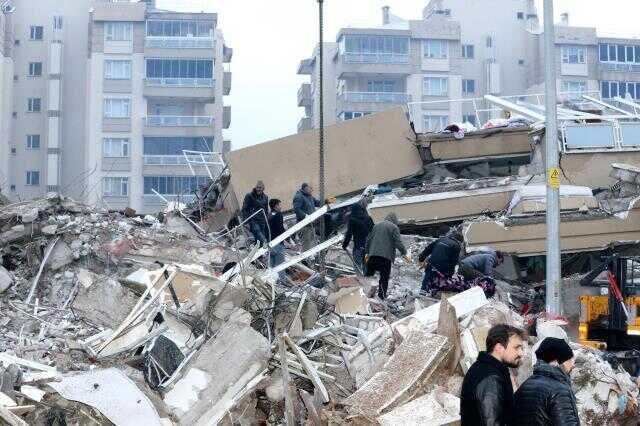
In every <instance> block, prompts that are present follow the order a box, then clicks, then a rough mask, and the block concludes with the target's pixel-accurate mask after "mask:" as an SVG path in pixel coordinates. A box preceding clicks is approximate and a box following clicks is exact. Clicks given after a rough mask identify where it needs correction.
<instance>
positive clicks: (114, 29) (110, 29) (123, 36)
mask: <svg viewBox="0 0 640 426" xmlns="http://www.w3.org/2000/svg"><path fill="white" fill-rule="evenodd" d="M132 40H133V22H127V21H115V22H105V23H104V41H105V42H120V41H128V42H131V41H132Z"/></svg>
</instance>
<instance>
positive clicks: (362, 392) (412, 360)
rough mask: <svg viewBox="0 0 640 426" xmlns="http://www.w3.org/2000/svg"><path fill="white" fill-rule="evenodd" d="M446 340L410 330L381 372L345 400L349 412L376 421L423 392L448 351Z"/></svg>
mask: <svg viewBox="0 0 640 426" xmlns="http://www.w3.org/2000/svg"><path fill="white" fill-rule="evenodd" d="M447 342H448V341H447V338H446V337H443V336H438V335H437V334H430V333H427V332H426V331H420V330H413V331H412V332H411V333H409V335H407V336H406V338H405V339H404V341H403V342H402V343H401V344H400V346H398V348H397V349H396V351H395V352H394V353H393V355H392V356H391V358H389V361H387V363H386V364H385V365H384V367H383V368H382V370H381V371H379V372H378V373H376V374H375V375H374V376H373V377H372V378H371V379H370V380H369V381H368V382H367V383H365V384H364V386H362V387H361V388H360V389H358V390H357V391H356V392H355V393H354V394H352V395H351V396H350V397H348V398H347V399H346V400H345V405H347V406H348V411H349V412H350V413H351V414H354V415H361V416H364V417H378V416H379V415H381V414H383V413H385V412H388V411H389V410H391V409H393V408H395V407H397V406H399V405H402V404H404V403H406V402H408V401H410V400H411V399H412V398H413V397H415V395H416V394H417V393H418V392H419V391H420V389H424V387H425V386H426V385H427V384H428V382H429V380H430V379H431V377H432V375H433V374H434V372H435V371H436V370H437V369H438V368H440V366H441V363H442V361H443V359H445V357H446V356H447V354H448V353H449V351H450V349H451V348H450V347H449V346H448V344H447Z"/></svg>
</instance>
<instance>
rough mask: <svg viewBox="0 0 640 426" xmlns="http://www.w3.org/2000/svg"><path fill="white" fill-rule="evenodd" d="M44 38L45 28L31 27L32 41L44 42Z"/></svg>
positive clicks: (30, 37)
mask: <svg viewBox="0 0 640 426" xmlns="http://www.w3.org/2000/svg"><path fill="white" fill-rule="evenodd" d="M43 36H44V27H41V26H31V33H30V36H29V39H30V40H42V38H43Z"/></svg>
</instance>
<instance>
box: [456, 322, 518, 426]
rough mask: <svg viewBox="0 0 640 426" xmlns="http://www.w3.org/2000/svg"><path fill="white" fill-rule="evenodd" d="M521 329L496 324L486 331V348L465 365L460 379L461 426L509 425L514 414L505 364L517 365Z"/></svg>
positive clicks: (513, 366)
mask: <svg viewBox="0 0 640 426" xmlns="http://www.w3.org/2000/svg"><path fill="white" fill-rule="evenodd" d="M524 337H525V336H524V332H523V331H522V330H520V329H518V328H515V327H512V326H509V325H506V324H498V325H496V326H493V327H492V328H491V329H490V330H489V332H488V333H487V340H486V347H487V351H486V352H480V354H479V355H478V359H477V360H476V362H475V363H473V365H472V366H471V368H469V371H467V374H466V375H465V376H464V380H463V382H462V391H461V393H460V416H461V425H462V426H511V425H512V424H513V419H514V417H515V413H514V403H513V385H512V382H511V375H510V374H509V367H511V368H516V367H518V366H519V365H520V363H521V361H522V355H523V339H524Z"/></svg>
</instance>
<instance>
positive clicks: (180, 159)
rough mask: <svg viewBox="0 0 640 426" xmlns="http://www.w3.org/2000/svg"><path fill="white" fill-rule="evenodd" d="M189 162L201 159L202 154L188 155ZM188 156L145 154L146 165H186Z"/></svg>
mask: <svg viewBox="0 0 640 426" xmlns="http://www.w3.org/2000/svg"><path fill="white" fill-rule="evenodd" d="M187 157H188V158H189V162H194V163H195V162H199V161H201V158H200V155H188V156H187ZM187 157H185V156H184V154H180V155H144V156H143V161H144V165H145V166H186V165H187Z"/></svg>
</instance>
